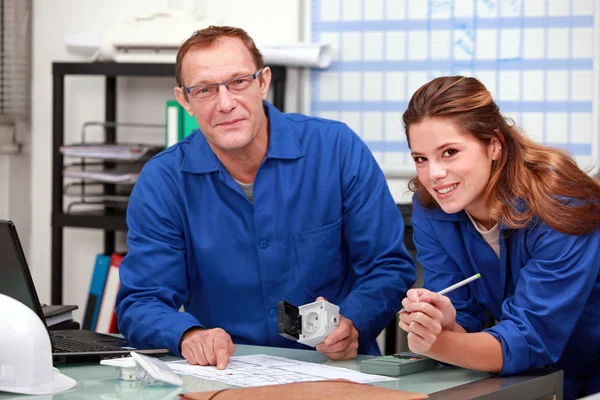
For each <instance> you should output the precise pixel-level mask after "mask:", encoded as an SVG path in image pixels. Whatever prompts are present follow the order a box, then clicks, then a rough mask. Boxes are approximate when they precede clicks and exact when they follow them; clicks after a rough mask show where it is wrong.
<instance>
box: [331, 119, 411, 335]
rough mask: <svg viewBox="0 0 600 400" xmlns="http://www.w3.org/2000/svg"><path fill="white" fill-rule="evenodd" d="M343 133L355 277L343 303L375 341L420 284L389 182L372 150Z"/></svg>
mask: <svg viewBox="0 0 600 400" xmlns="http://www.w3.org/2000/svg"><path fill="white" fill-rule="evenodd" d="M344 129H345V130H346V132H342V133H341V142H340V152H341V154H342V163H343V165H342V168H341V171H342V172H341V175H342V176H341V182H342V190H343V209H342V221H343V222H342V226H343V240H344V242H345V247H346V248H347V250H348V263H349V265H350V266H351V267H352V269H353V270H354V273H355V275H356V283H355V284H354V287H353V288H352V291H351V292H350V294H349V295H348V296H347V297H346V298H345V299H344V300H343V301H342V302H341V303H340V304H339V306H340V313H341V314H342V315H343V316H345V317H346V318H348V319H350V320H351V321H352V323H353V324H354V326H355V327H356V329H357V330H358V332H359V334H360V337H359V339H360V341H361V342H363V341H371V340H373V339H375V338H376V337H377V335H378V334H379V333H380V332H381V331H382V330H383V328H385V326H386V325H387V324H388V323H389V322H390V321H391V320H392V319H393V318H394V315H395V313H396V312H397V311H398V310H399V309H400V301H401V299H402V297H403V296H404V294H405V293H406V290H407V289H408V288H410V287H411V286H412V285H413V284H414V282H415V279H416V269H415V266H414V263H413V260H412V258H411V256H410V255H409V254H408V252H407V250H406V247H405V246H404V223H403V220H402V216H401V214H400V212H399V210H398V207H397V206H396V204H395V202H394V200H393V198H392V196H391V194H390V192H389V189H388V186H387V183H386V180H385V177H384V175H383V173H382V172H381V169H380V168H379V166H378V165H377V162H376V161H375V159H374V158H373V156H372V155H371V152H370V150H369V149H368V148H367V146H366V145H365V144H364V143H363V142H362V141H361V140H360V138H358V136H357V135H356V134H355V133H354V132H352V131H351V130H350V129H349V128H348V127H346V126H345V125H344Z"/></svg>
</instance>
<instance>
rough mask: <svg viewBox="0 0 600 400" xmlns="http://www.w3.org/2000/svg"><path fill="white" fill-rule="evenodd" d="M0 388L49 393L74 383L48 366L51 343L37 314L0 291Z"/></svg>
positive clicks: (28, 392) (3, 389) (26, 392)
mask: <svg viewBox="0 0 600 400" xmlns="http://www.w3.org/2000/svg"><path fill="white" fill-rule="evenodd" d="M0 315H2V319H3V320H4V323H3V324H1V325H0V391H4V392H12V393H23V394H51V393H58V392H62V391H65V390H68V389H71V388H72V387H73V386H75V385H76V384H77V381H75V380H74V379H72V378H69V377H68V376H65V375H62V374H61V373H59V372H58V370H56V369H54V368H53V367H52V344H51V343H50V336H49V335H48V331H47V330H46V327H45V325H44V323H43V322H42V320H41V319H40V317H38V316H37V314H36V313H34V312H33V310H31V309H30V308H29V307H27V306H26V305H24V304H22V303H20V302H18V301H17V300H15V299H13V298H12V297H8V296H5V295H3V294H0Z"/></svg>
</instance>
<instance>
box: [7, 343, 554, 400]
mask: <svg viewBox="0 0 600 400" xmlns="http://www.w3.org/2000/svg"><path fill="white" fill-rule="evenodd" d="M248 354H268V355H273V356H280V357H288V358H292V359H296V360H301V361H309V362H315V363H320V364H327V365H332V366H338V367H344V368H349V369H353V370H358V368H359V362H360V361H361V360H364V359H367V358H369V357H370V356H363V355H360V356H358V357H357V358H356V359H354V360H350V361H331V360H329V359H327V357H325V356H324V355H323V354H321V353H319V352H316V351H311V350H298V349H283V348H275V347H261V346H247V345H237V346H236V352H235V355H236V356H240V355H248ZM162 359H163V360H165V361H169V360H176V358H174V357H163V358H162ZM59 369H60V371H61V372H62V373H63V374H65V375H67V376H70V377H72V378H73V379H75V380H77V386H76V387H75V388H73V389H71V390H70V391H68V392H64V393H59V394H55V395H47V396H32V397H30V396H24V395H13V394H9V393H0V400H6V399H13V400H29V399H39V400H42V399H43V400H46V399H52V400H66V399H103V400H111V399H147V400H150V399H152V400H163V399H165V400H166V399H176V398H177V395H178V394H179V393H187V392H201V391H211V390H219V389H224V388H228V387H230V386H229V385H226V384H224V383H221V382H216V381H209V380H204V379H200V378H195V377H191V376H185V375H182V379H183V382H184V386H183V387H180V388H178V387H174V386H170V385H166V384H165V385H163V384H155V385H152V386H144V385H143V384H142V383H141V382H140V381H122V380H120V379H118V378H117V375H116V369H115V368H113V367H107V366H104V365H99V364H86V365H81V364H80V365H70V366H61V367H60V368H59ZM562 384H563V373H562V371H560V370H553V369H539V370H535V371H532V372H529V373H527V374H523V375H518V376H514V377H496V376H492V375H490V374H488V373H485V372H475V371H470V370H466V369H462V368H456V367H445V366H440V367H438V368H436V369H434V370H429V371H425V372H421V373H417V374H413V375H406V376H402V377H399V378H398V379H397V380H395V381H388V382H380V383H374V385H376V386H381V387H386V388H390V389H398V390H405V391H409V392H417V393H425V394H427V395H429V398H430V399H448V400H452V399H461V400H462V399H472V398H477V399H492V398H493V399H554V398H555V399H558V400H561V399H562Z"/></svg>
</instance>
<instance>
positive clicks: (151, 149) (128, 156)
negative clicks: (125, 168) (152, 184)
mask: <svg viewBox="0 0 600 400" xmlns="http://www.w3.org/2000/svg"><path fill="white" fill-rule="evenodd" d="M160 150H161V149H160V148H158V147H156V146H149V145H142V144H77V145H68V146H61V147H60V152H61V153H62V154H63V155H64V156H65V157H80V158H99V159H104V160H127V161H137V160H140V159H142V157H144V156H146V155H151V154H154V153H156V152H157V151H160Z"/></svg>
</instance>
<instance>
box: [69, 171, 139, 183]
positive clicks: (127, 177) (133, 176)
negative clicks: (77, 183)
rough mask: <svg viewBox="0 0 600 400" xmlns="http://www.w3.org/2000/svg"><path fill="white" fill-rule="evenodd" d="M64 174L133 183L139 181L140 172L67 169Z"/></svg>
mask: <svg viewBox="0 0 600 400" xmlns="http://www.w3.org/2000/svg"><path fill="white" fill-rule="evenodd" d="M64 175H65V176H66V177H68V178H80V179H91V180H94V181H98V182H105V183H120V184H133V183H135V182H136V181H137V178H138V176H139V175H140V174H139V172H131V173H118V172H107V171H81V170H79V171H74V170H66V171H65V172H64Z"/></svg>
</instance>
